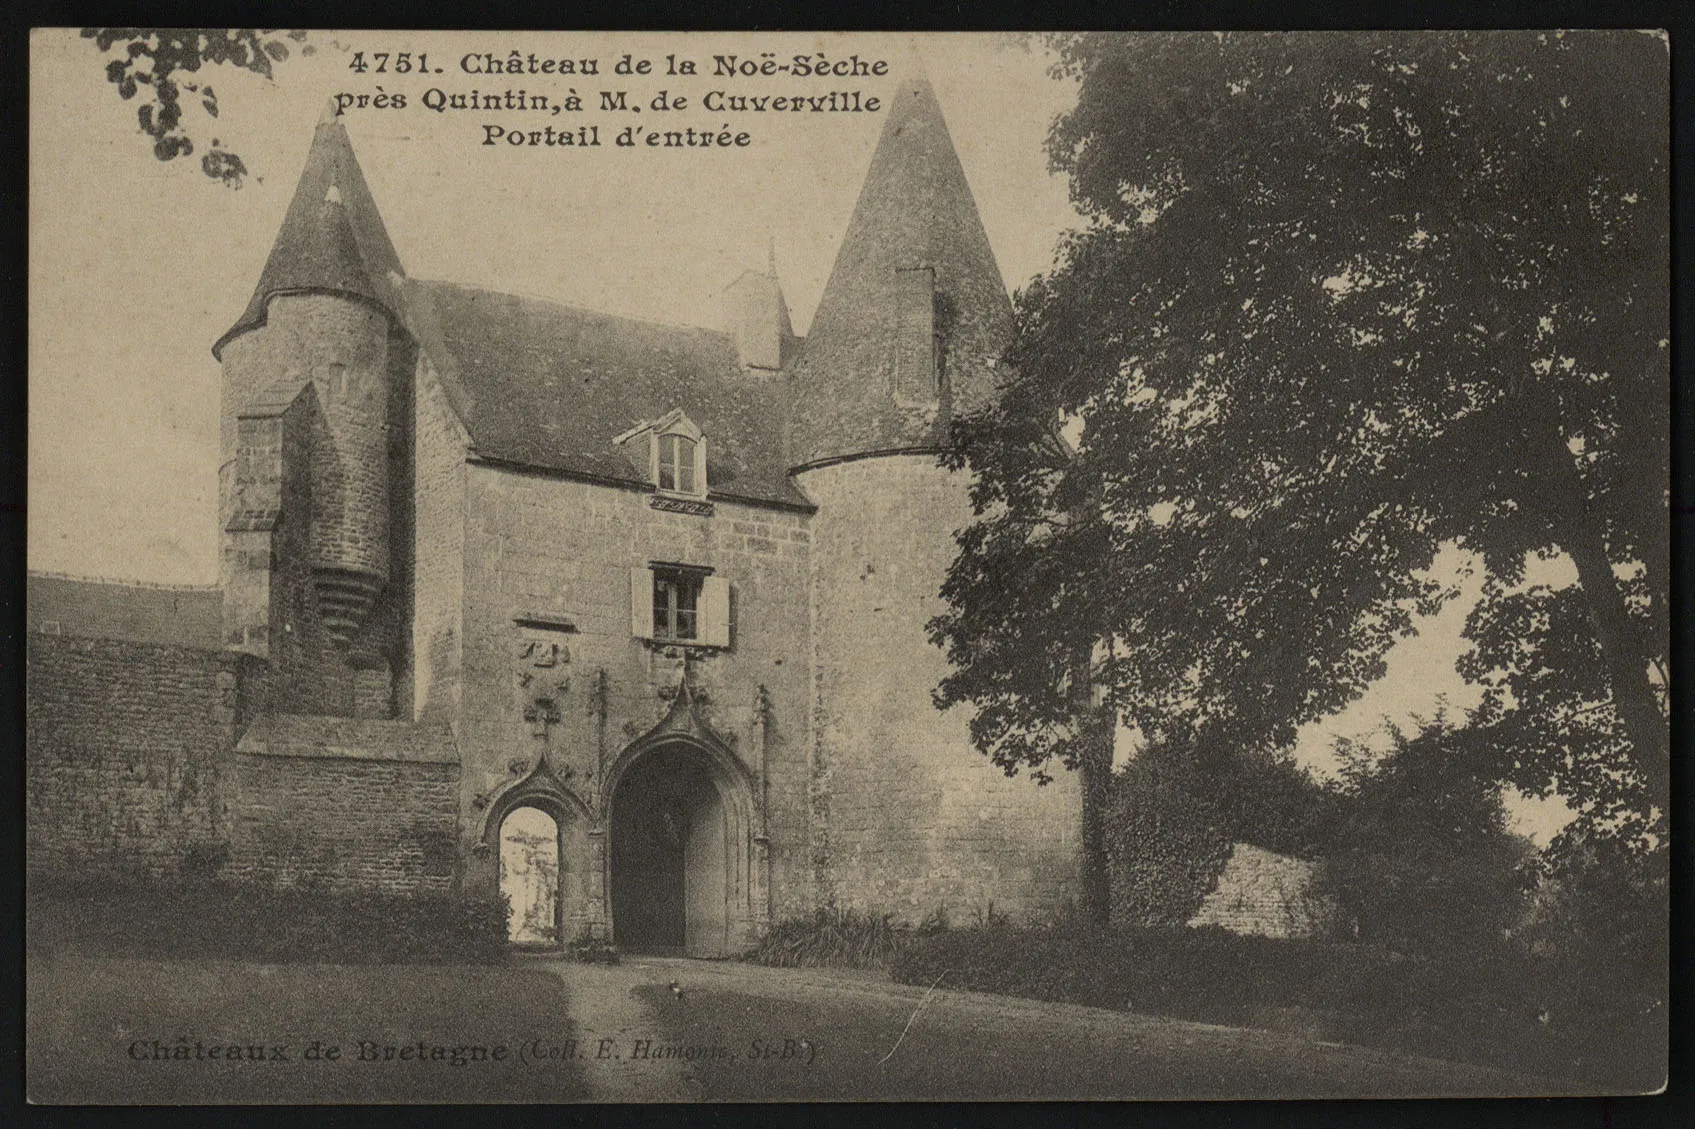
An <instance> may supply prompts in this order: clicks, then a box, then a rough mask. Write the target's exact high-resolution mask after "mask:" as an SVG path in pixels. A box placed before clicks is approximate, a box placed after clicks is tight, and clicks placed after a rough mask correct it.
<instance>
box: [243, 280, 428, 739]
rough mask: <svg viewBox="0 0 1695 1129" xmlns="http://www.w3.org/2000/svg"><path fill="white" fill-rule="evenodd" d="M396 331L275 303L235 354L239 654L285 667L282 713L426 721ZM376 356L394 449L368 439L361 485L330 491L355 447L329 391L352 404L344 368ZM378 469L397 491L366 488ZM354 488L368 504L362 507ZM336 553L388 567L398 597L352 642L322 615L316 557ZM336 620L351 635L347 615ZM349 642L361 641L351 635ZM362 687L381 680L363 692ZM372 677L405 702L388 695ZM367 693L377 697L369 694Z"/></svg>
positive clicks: (277, 696)
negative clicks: (415, 667) (415, 632)
mask: <svg viewBox="0 0 1695 1129" xmlns="http://www.w3.org/2000/svg"><path fill="white" fill-rule="evenodd" d="M385 324H386V323H385V321H384V319H383V318H382V317H380V316H379V315H376V314H373V313H371V312H370V311H369V310H368V309H367V308H366V307H364V306H362V305H359V304H358V303H350V302H347V301H345V300H343V299H339V298H331V297H326V296H323V295H301V296H284V297H279V298H277V299H275V300H274V301H273V302H272V303H271V306H270V314H269V320H268V321H267V323H266V324H265V325H263V326H261V327H259V328H257V329H255V330H253V331H251V332H248V333H244V334H242V335H241V336H239V337H237V338H235V339H233V340H232V341H230V342H229V343H228V345H227V346H226V347H225V349H224V396H223V417H224V418H223V425H222V433H221V443H222V456H223V463H222V465H221V466H220V469H219V514H220V518H221V520H222V523H223V529H224V533H223V537H222V541H221V550H220V583H221V585H222V587H223V590H224V636H223V641H224V644H225V645H226V646H229V647H233V648H238V649H240V650H244V651H246V652H248V653H250V654H253V655H255V656H257V657H260V658H264V659H267V660H269V662H270V675H269V678H268V680H267V687H266V691H265V692H266V695H267V697H266V701H267V704H268V706H269V708H272V709H278V710H310V711H314V712H320V713H326V714H337V715H343V716H349V715H352V714H354V713H356V712H364V713H367V714H369V713H377V714H379V715H381V716H393V715H394V714H396V713H399V714H401V715H408V714H409V713H410V712H411V701H410V698H411V670H410V667H409V661H410V660H409V652H410V647H409V646H408V634H409V631H410V625H411V612H412V594H411V581H410V577H411V563H412V562H411V538H412V531H413V513H412V510H413V492H412V465H411V463H412V440H411V434H412V426H411V421H412V394H411V388H412V379H411V376H412V366H413V364H414V363H415V357H416V350H415V349H414V348H413V347H412V346H411V345H410V344H409V343H408V342H407V341H406V340H405V339H404V337H403V335H401V334H399V333H398V332H397V333H396V334H395V335H394V336H393V337H392V338H389V339H386V341H385V340H383V339H380V338H374V337H372V335H373V334H376V333H377V332H378V331H379V330H381V329H382V328H383V326H384V325H385ZM367 339H368V340H367ZM373 342H374V344H373ZM361 350H363V351H364V352H371V353H373V354H380V355H381V358H382V360H383V361H384V363H385V364H386V365H387V369H386V370H385V372H384V374H383V375H382V377H381V378H380V379H378V378H377V376H376V375H375V374H373V373H363V374H361V378H362V379H363V380H364V381H365V384H366V385H367V391H368V393H369V394H370V395H371V396H374V397H376V396H380V397H386V405H385V407H384V409H383V411H382V412H378V413H374V414H377V415H386V418H387V419H389V420H390V421H393V425H392V426H390V427H389V428H387V430H386V433H384V432H382V431H381V430H379V429H375V428H365V430H364V432H363V433H362V439H363V444H364V447H365V448H366V450H365V452H364V454H365V458H364V460H363V464H364V465H363V470H362V471H361V472H360V473H359V474H358V475H355V476H354V477H355V478H357V479H358V482H357V483H355V482H353V480H351V479H347V478H346V476H343V477H342V478H336V476H334V475H331V476H330V478H329V479H327V478H326V477H325V474H324V473H323V467H324V466H325V465H326V460H328V461H329V462H331V463H338V462H340V461H344V460H343V459H342V456H341V454H339V453H338V452H339V450H340V447H342V446H345V444H346V442H347V439H346V437H345V436H341V435H338V434H337V433H336V428H335V426H334V425H335V423H336V417H335V416H334V414H333V410H334V409H336V403H335V402H333V401H329V400H326V396H325V394H324V393H323V392H322V391H321V389H322V388H328V387H331V386H333V387H334V388H335V389H336V392H335V395H336V396H337V397H342V393H341V391H340V389H341V377H340V376H338V375H337V371H338V370H336V369H335V366H336V365H338V364H342V363H343V361H341V360H338V359H337V358H338V357H344V356H345V357H348V358H354V357H355V355H356V354H359V353H360V352H361ZM365 359H366V360H367V361H369V362H370V363H375V360H374V359H372V358H365ZM355 367H358V366H355ZM343 371H344V370H343ZM350 379H351V378H350ZM371 444H376V446H374V447H373V446H371ZM378 463H384V464H386V479H385V480H386V483H387V486H386V487H385V488H384V490H382V491H378V490H376V488H375V487H372V486H370V484H369V482H367V481H366V480H367V479H369V478H370V477H371V476H372V475H375V474H377V473H378V472H377V470H376V469H375V467H376V465H377V464H378ZM379 477H384V476H381V475H379ZM330 479H335V481H334V482H331V481H330ZM359 483H363V484H364V485H359ZM344 488H353V489H354V492H355V494H357V495H358V496H357V498H355V497H353V496H352V495H349V494H348V491H347V489H344ZM360 491H364V492H363V493H361V492H360ZM373 506H374V507H377V510H373V509H372V507H373ZM378 510H380V511H381V512H380V513H378ZM359 513H366V514H367V516H371V520H370V522H369V523H368V525H369V528H368V529H367V530H366V531H365V533H363V534H361V533H360V532H359V531H358V530H357V529H356V528H355V526H356V525H357V524H358V523H357V521H356V520H355V518H356V517H357V514H359ZM372 515H374V516H372ZM326 523H328V524H326ZM315 530H316V531H319V532H316V533H315V532H314V531H315ZM324 530H328V531H329V532H328V533H327V534H326V533H324V532H322V531H324ZM326 537H327V538H328V540H326ZM378 540H380V541H381V547H380V552H379V550H378V548H377V546H376V543H377V541H378ZM326 546H327V547H326ZM332 550H333V553H332V555H334V554H337V553H339V554H342V555H346V556H348V558H349V561H350V562H351V564H349V565H348V567H352V566H353V565H358V566H359V567H361V568H363V567H366V566H369V567H370V568H375V567H376V565H375V562H376V561H377V558H378V557H381V559H382V561H383V569H384V570H385V572H386V575H387V583H386V586H385V587H383V588H382V590H381V591H380V592H378V593H377V594H376V595H375V597H374V604H373V605H372V606H371V607H370V609H369V611H368V612H364V613H362V616H363V618H362V621H361V623H360V625H359V626H358V628H357V629H356V630H355V631H354V632H353V633H352V634H351V637H349V638H346V639H342V638H338V637H336V635H332V633H331V631H330V630H329V629H328V625H327V624H326V621H325V615H324V610H325V608H324V607H321V606H320V604H321V603H323V601H324V599H326V598H328V597H326V595H325V593H324V592H320V590H319V588H320V585H319V584H318V583H317V582H316V580H315V577H314V568H313V564H314V556H315V554H320V555H321V554H323V553H331V552H332ZM355 558H357V559H355ZM360 562H363V563H362V564H361V563H360ZM319 563H326V564H330V565H333V564H334V563H335V562H333V561H328V562H319ZM343 563H344V564H347V563H348V562H343ZM323 575H324V576H329V575H331V574H330V573H327V572H326V573H324V574H323ZM333 618H335V619H337V620H338V623H339V620H340V619H342V618H344V612H343V610H341V609H337V612H336V615H335V616H334V617H333ZM337 633H338V634H339V635H346V634H347V632H346V630H345V629H344V628H343V627H340V626H338V627H337ZM355 671H364V672H366V674H365V676H364V677H363V678H360V677H357V676H356V675H355V673H354V672H355ZM372 672H376V673H378V674H380V675H381V676H382V677H383V678H384V679H387V680H389V681H390V682H391V684H392V685H393V686H394V687H398V689H399V692H398V693H395V692H393V691H392V690H391V691H390V692H389V693H388V694H386V695H385V694H383V693H380V692H378V693H373V692H372V690H373V682H374V679H373V677H372ZM361 685H362V686H363V687H364V691H363V692H358V691H356V687H358V686H361ZM384 698H387V701H386V702H385V701H384Z"/></svg>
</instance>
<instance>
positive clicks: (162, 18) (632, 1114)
mask: <svg viewBox="0 0 1695 1129" xmlns="http://www.w3.org/2000/svg"><path fill="white" fill-rule="evenodd" d="M111 8H112V6H111V5H101V4H87V3H77V2H51V0H33V2H28V3H25V4H19V5H15V6H13V7H12V8H11V9H10V10H9V11H8V12H7V17H6V24H5V32H4V37H3V39H0V45H3V46H0V50H3V52H4V53H3V55H0V83H3V86H0V89H3V91H4V101H3V102H0V106H4V108H5V111H6V116H7V117H8V118H10V120H11V125H12V130H11V135H12V136H13V137H14V138H17V137H21V136H23V130H24V129H25V128H27V112H26V108H27V106H28V97H29V92H28V73H29V63H28V29H29V28H30V27H32V26H81V25H84V24H97V23H106V24H118V23H123V22H125V21H126V19H128V20H134V19H135V18H136V13H133V12H132V13H116V12H113V11H112V10H111ZM146 8H147V10H146V15H145V17H143V18H145V19H146V20H147V21H148V22H150V23H154V24H161V25H179V26H203V25H218V26H222V25H226V24H229V25H236V24H240V25H246V24H259V23H263V24H275V25H284V26H300V27H335V28H376V27H412V28H419V29H424V28H451V27H470V26H475V27H490V28H496V29H513V30H520V29H539V28H546V27H550V26H553V27H557V26H569V27H572V28H580V29H583V30H599V29H609V30H610V29H622V30H658V29H666V28H675V29H679V30H746V31H755V30H807V29H814V28H819V27H824V28H828V29H831V30H844V31H846V30H865V31H871V30H885V31H926V30H933V31H944V30H1044V29H1056V30H1069V29H1083V28H1089V29H1096V28H1103V29H1104V28H1114V29H1116V28H1124V29H1195V30H1206V29H1213V28H1230V29H1241V30H1257V29H1265V30H1275V29H1283V28H1301V29H1336V30H1359V29H1367V28H1490V27H1502V28H1544V27H1546V28H1552V27H1562V26H1563V27H1637V28H1649V27H1658V28H1665V29H1667V30H1668V31H1669V32H1670V33H1671V51H1672V122H1673V144H1672V158H1673V161H1672V164H1673V188H1672V201H1673V208H1674V212H1673V222H1672V279H1673V301H1672V311H1673V312H1672V316H1673V326H1674V332H1673V357H1672V363H1673V373H1674V379H1673V382H1672V383H1673V392H1672V395H1673V404H1672V410H1673V417H1672V418H1673V425H1672V426H1673V448H1672V510H1671V512H1672V521H1673V524H1674V528H1673V538H1672V568H1673V576H1674V580H1675V581H1676V583H1675V585H1674V591H1673V616H1674V631H1673V638H1672V663H1673V666H1674V667H1675V668H1676V669H1677V670H1679V671H1681V670H1683V669H1685V668H1684V665H1683V664H1684V660H1685V657H1686V655H1687V653H1688V651H1687V645H1688V642H1689V628H1688V623H1687V621H1686V620H1685V618H1684V616H1683V611H1684V604H1685V596H1686V593H1687V592H1688V584H1687V582H1688V579H1689V568H1690V557H1689V549H1690V544H1691V534H1692V531H1695V491H1692V489H1691V488H1692V487H1695V458H1692V457H1691V452H1695V424H1692V422H1691V417H1690V412H1689V411H1688V400H1689V395H1690V393H1689V391H1687V390H1688V389H1691V388H1695V383H1692V378H1691V377H1690V376H1688V370H1689V368H1690V363H1689V360H1688V358H1689V352H1688V348H1687V345H1686V342H1687V340H1688V338H1689V335H1690V333H1691V329H1692V328H1695V326H1692V319H1691V312H1692V308H1695V303H1692V300H1691V294H1690V287H1689V285H1688V277H1687V270H1686V269H1685V267H1684V264H1685V263H1686V262H1687V261H1688V256H1689V252H1690V247H1691V235H1692V229H1695V219H1692V216H1691V210H1690V208H1689V207H1688V206H1687V204H1686V200H1687V185H1688V179H1689V175H1690V134H1691V132H1695V99H1692V97H1691V90H1692V89H1695V81H1692V77H1695V76H1692V72H1691V58H1692V57H1695V53H1692V51H1691V46H1690V45H1691V43H1695V5H1689V4H1687V3H1684V4H1681V5H1680V4H1678V3H1677V2H1675V0H1649V2H1618V3H1583V2H1579V0H1543V2H1540V3H1538V2H1535V0H1471V2H1469V3H1432V2H1429V0H1398V2H1395V3H1388V2H1384V0H1363V2H1357V3H1354V4H1351V5H1341V4H1335V3H1330V4H1322V3H1312V2H1310V0H1279V2H1276V3H1253V2H1251V0H1146V2H1144V3H1141V4H1136V5H1134V6H1132V5H1128V4H1115V5H1104V4H1089V3H1081V2H1073V3H1068V4H1043V5H1024V6H1018V7H1014V6H1011V5H1005V4H999V5H997V4H990V3H983V2H981V0H979V3H977V4H974V5H971V6H970V7H967V6H966V5H964V4H963V3H959V2H955V3H949V4H931V5H924V6H919V5H901V4H895V3H879V4H872V5H864V6H857V7H854V8H847V7H838V6H831V7H829V8H825V7H822V6H819V5H816V4H815V5H802V4H797V3H792V2H791V3H789V4H786V5H785V4H760V5H756V4H753V3H747V2H742V3H720V4H717V5H710V4H705V5H703V4H699V3H681V2H679V0H664V2H658V3H646V4H643V5H641V6H640V8H639V9H638V8H633V7H614V6H611V5H599V6H595V7H582V6H578V5H569V6H566V5H560V4H557V3H553V4H548V3H537V2H536V0H518V2H510V3H506V4H502V5H500V6H499V8H498V9H496V8H491V7H489V6H487V5H484V6H480V7H472V6H470V5H466V6H465V7H464V8H463V9H462V14H463V15H464V16H465V17H466V18H462V19H453V18H451V17H452V16H453V15H454V14H461V13H455V12H453V11H451V10H449V9H447V8H445V7H443V8H432V9H429V10H423V9H419V8H417V7H416V6H411V7H403V6H402V5H400V4H371V3H368V2H360V0H350V2H347V3H341V4H335V5H330V4H323V3H313V2H300V0H295V2H287V3H270V4H262V5H256V4H240V5H231V4H211V3H183V2H180V0H168V2H160V3H152V4H149V5H147V6H146ZM14 144H15V143H14ZM19 148H22V147H21V146H19ZM26 152H27V150H26ZM3 176H4V180H3V181H0V185H3V187H0V209H3V210H4V213H5V220H6V221H7V222H6V223H5V225H4V244H3V254H0V293H3V294H4V298H3V299H0V341H3V342H4V346H5V354H4V355H5V361H6V363H5V364H4V366H3V367H0V567H3V569H4V572H3V573H0V719H3V720H0V753H3V754H6V756H5V763H6V765H7V767H8V768H9V769H10V773H9V776H8V779H9V781H10V783H11V784H12V785H13V788H12V790H11V791H10V792H9V795H10V796H11V797H12V798H13V803H12V806H11V810H12V811H13V812H20V813H21V811H22V808H23V783H24V764H23V669H22V668H23V663H22V657H23V652H22V628H23V599H22V593H23V582H24V577H25V563H24V544H25V525H26V522H25V518H26V512H25V498H26V494H27V488H26V477H25V475H26V468H25V452H26V450H27V427H26V423H25V421H26V418H27V415H26V411H27V380H26V377H25V373H26V372H27V337H26V330H25V320H26V315H25V305H24V300H23V295H24V279H25V274H26V272H25V264H26V255H27V241H28V228H27V223H28V208H27V192H28V171H27V166H26V162H25V160H19V159H17V158H16V157H14V159H13V160H12V161H10V162H8V163H7V167H6V169H5V170H4V173H3ZM120 237H121V236H118V235H114V238H120ZM1671 724H1672V737H1673V748H1674V749H1683V748H1688V747H1690V745H1691V741H1690V731H1689V712H1688V710H1687V709H1686V708H1685V705H1684V696H1683V694H1682V693H1681V686H1679V688H1678V690H1676V691H1674V696H1673V708H1672V719H1671ZM1689 776H1690V772H1689V766H1688V765H1687V764H1686V763H1685V762H1684V760H1683V759H1682V758H1680V757H1677V756H1674V758H1673V764H1672V782H1673V791H1674V795H1676V796H1677V797H1678V803H1677V810H1676V811H1675V812H1674V818H1673V821H1674V824H1675V825H1676V829H1675V830H1674V837H1673V843H1672V851H1673V885H1672V934H1673V936H1672V939H1673V944H1672V952H1673V954H1674V955H1673V967H1672V1002H1673V1008H1672V1030H1671V1075H1670V1079H1669V1082H1668V1088H1667V1091H1666V1092H1665V1093H1663V1094H1661V1095H1657V1096H1653V1097H1612V1098H1573V1099H1563V1098H1555V1099H1489V1100H1447V1099H1438V1100H1430V1101H1402V1100H1390V1101H1348V1102H1304V1101H1303V1102H1294V1101H1291V1102H1219V1103H1204V1102H1195V1103H1158V1102H1144V1103H1126V1104H1122V1105H1121V1104H1115V1103H1029V1104H1006V1105H990V1104H966V1105H952V1106H944V1105H911V1104H879V1105H858V1106H851V1105H759V1106H732V1105H709V1106H697V1107H688V1106H647V1107H597V1106H563V1107H545V1108H526V1107H522V1106H505V1107H497V1108H494V1109H491V1110H488V1111H486V1112H474V1111H473V1110H471V1109H466V1108H462V1107H446V1108H432V1107H427V1106H418V1107H366V1108H358V1109H353V1108H347V1107H335V1106H313V1107H305V1109H304V1110H303V1111H301V1112H294V1111H291V1110H290V1109H289V1108H288V1107H264V1108H257V1107H216V1108H184V1107H144V1108H127V1107H101V1108H90V1107H41V1106H27V1105H25V1104H24V1102H23V1060H22V1053H21V1037H22V1004H23V993H22V973H23V926H22V908H23V906H22V876H23V865H22V864H23V842H24V832H23V821H22V820H21V819H19V820H17V821H16V823H14V825H13V828H12V833H11V834H10V835H7V836H4V837H0V844H3V846H0V851H3V856H0V864H3V866H4V871H3V872H0V873H3V875H4V877H5V878H8V879H11V880H10V881H5V882H4V884H3V885H0V893H3V897H4V899H5V900H4V902H3V903H0V915H3V917H4V919H5V921H6V923H7V925H8V926H9V928H7V929H6V931H5V934H4V936H5V941H6V943H7V944H8V946H9V947H10V956H11V960H10V967H11V968H13V969H15V970H16V971H17V973H18V975H17V976H16V977H13V978H8V981H7V984H6V987H7V988H8V990H9V998H8V1000H7V1001H6V1002H7V1005H8V1006H7V1007H6V1009H5V1011H4V1012H3V1013H0V1034H3V1035H4V1036H5V1052H6V1054H5V1062H4V1070H3V1072H0V1079H3V1084H4V1089H3V1090H0V1097H3V1099H4V1102H5V1105H6V1106H8V1107H14V1109H15V1119H14V1120H13V1121H12V1123H13V1124H26V1125H56V1126H85V1125H88V1126H97V1125H112V1124H135V1123H142V1124H146V1123H149V1122H155V1123H158V1124H163V1125H183V1126H192V1125H208V1124H210V1125H227V1124H242V1123H251V1122H254V1121H257V1122H260V1123H263V1122H266V1121H270V1122H274V1123H286V1122H288V1121H293V1122H296V1123H298V1122H300V1121H302V1120H304V1121H305V1122H306V1123H308V1124H312V1125H324V1126H341V1125H358V1126H361V1127H364V1126H374V1125H383V1124H407V1125H411V1124H430V1123H435V1122H437V1121H440V1122H443V1123H464V1122H466V1121H473V1120H478V1119H481V1118H488V1119H490V1120H494V1119H498V1120H499V1121H501V1122H503V1123H511V1124H537V1125H543V1124H545V1125H549V1126H558V1125H574V1124H584V1125H596V1126H603V1125H604V1126H618V1125H653V1126H678V1127H683V1126H720V1125H721V1126H740V1125H745V1124H756V1123H757V1124H774V1125H786V1124H795V1125H816V1126H837V1125H851V1124H864V1123H879V1124H890V1123H907V1124H914V1125H925V1126H964V1125H996V1124H1007V1125H1029V1124H1042V1123H1046V1124H1054V1125H1067V1126H1071V1125H1076V1126H1090V1125H1117V1124H1120V1123H1124V1122H1131V1123H1135V1124H1138V1125H1140V1124H1151V1125H1174V1126H1188V1125H1196V1126H1203V1125H1204V1126H1212V1125H1229V1126H1238V1125H1240V1126H1253V1125H1277V1126H1282V1125H1299V1124H1312V1125H1324V1126H1327V1127H1330V1126H1334V1127H1337V1129H1342V1127H1351V1126H1371V1125H1395V1126H1406V1125H1439V1126H1450V1125H1467V1126H1471V1125H1482V1126H1514V1127H1517V1126H1525V1127H1527V1129H1528V1127H1534V1129H1542V1127H1561V1126H1597V1127H1607V1129H1611V1127H1613V1126H1617V1127H1620V1129H1623V1127H1625V1126H1638V1125H1646V1126H1658V1125H1682V1124H1695V1105H1692V1103H1691V1100H1690V1096H1691V1093H1692V1092H1695V1082H1692V1079H1691V1070H1690V1062H1689V1059H1690V1054H1689V1042H1690V1040H1689V1029H1688V1023H1687V1021H1686V1014H1687V1012H1686V1009H1687V1007H1688V1005H1689V1001H1690V990H1689V989H1690V968H1689V965H1690V963H1691V962H1690V961H1688V960H1685V959H1681V958H1682V956H1683V954H1684V952H1685V951H1686V949H1685V946H1684V945H1683V944H1681V943H1680V942H1686V941H1688V940H1689V939H1690V930H1689V926H1690V897H1689V894H1690V887H1689V877H1690V865H1689V864H1690V862H1691V857H1692V852H1691V840H1690V838H1689V837H1688V836H1687V835H1686V834H1684V833H1683V827H1684V826H1685V821H1686V817H1687V816H1688V814H1689V810H1690V808H1689V798H1690V787H1691V782H1690V779H1689ZM14 1048H17V1049H16V1050H14Z"/></svg>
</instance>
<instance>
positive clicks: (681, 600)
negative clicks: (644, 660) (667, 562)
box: [653, 568, 704, 643]
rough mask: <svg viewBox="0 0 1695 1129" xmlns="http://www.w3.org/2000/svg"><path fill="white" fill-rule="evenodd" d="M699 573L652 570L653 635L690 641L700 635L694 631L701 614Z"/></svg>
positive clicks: (681, 641) (685, 641)
mask: <svg viewBox="0 0 1695 1129" xmlns="http://www.w3.org/2000/svg"><path fill="white" fill-rule="evenodd" d="M702 579H704V578H703V577H701V576H699V575H698V574H693V575H691V574H690V573H686V572H671V571H668V570H665V569H657V568H656V569H654V570H653V637H654V638H655V639H662V640H676V641H677V642H679V643H692V642H694V641H695V639H697V638H698V637H699V633H698V631H697V630H696V629H697V628H698V627H699V626H700V623H699V616H700V582H701V580H702Z"/></svg>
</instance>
